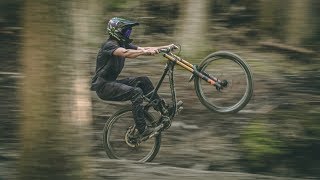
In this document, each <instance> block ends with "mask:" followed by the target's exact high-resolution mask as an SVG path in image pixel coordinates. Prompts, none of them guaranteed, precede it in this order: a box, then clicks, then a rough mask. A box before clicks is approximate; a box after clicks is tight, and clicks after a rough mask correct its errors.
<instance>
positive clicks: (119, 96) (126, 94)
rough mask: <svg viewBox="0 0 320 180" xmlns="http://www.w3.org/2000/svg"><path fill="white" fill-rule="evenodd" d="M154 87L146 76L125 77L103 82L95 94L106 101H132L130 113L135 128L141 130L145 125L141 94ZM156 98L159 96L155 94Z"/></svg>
mask: <svg viewBox="0 0 320 180" xmlns="http://www.w3.org/2000/svg"><path fill="white" fill-rule="evenodd" d="M153 89H154V87H153V84H152V82H151V81H150V79H149V78H148V77H144V76H141V77H129V78H126V79H121V80H115V81H109V82H104V84H103V85H101V87H100V88H99V89H98V90H97V91H96V92H97V95H98V96H99V97H100V98H101V99H103V100H108V101H128V100H130V101H131V102H132V113H133V117H134V121H135V124H136V127H137V129H138V130H139V131H140V132H142V131H143V130H144V128H145V126H146V122H145V119H144V111H143V106H142V103H143V95H145V94H148V93H149V92H151V91H152V90H153ZM156 98H159V96H158V95H156Z"/></svg>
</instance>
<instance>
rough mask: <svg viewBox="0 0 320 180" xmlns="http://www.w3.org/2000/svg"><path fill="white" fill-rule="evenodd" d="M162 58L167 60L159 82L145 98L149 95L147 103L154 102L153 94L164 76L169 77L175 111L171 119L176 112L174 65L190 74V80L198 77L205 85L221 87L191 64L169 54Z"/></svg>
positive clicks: (212, 78) (217, 82)
mask: <svg viewBox="0 0 320 180" xmlns="http://www.w3.org/2000/svg"><path fill="white" fill-rule="evenodd" d="M163 56H164V57H165V58H167V59H168V61H167V64H166V66H165V69H164V71H163V74H162V76H161V78H160V80H159V81H158V83H157V85H156V87H155V88H154V90H153V91H152V92H150V93H149V94H148V95H147V96H148V97H149V96H150V94H151V96H150V99H148V100H149V102H151V103H153V102H154V100H155V99H154V97H155V94H157V92H158V90H159V88H160V87H161V85H162V82H163V80H164V78H165V76H166V75H167V74H168V75H169V83H170V90H171V100H172V103H173V104H172V105H173V108H174V110H175V111H173V112H172V114H171V115H170V116H171V118H173V117H174V116H175V113H176V111H177V100H176V91H175V87H174V77H173V71H174V66H175V65H176V64H178V65H179V66H181V67H183V68H184V69H186V70H187V71H189V72H191V73H192V74H193V75H192V77H191V78H193V77H194V76H196V77H200V78H201V79H203V80H205V81H206V82H207V83H209V84H211V85H213V86H217V87H221V85H220V80H218V79H217V78H215V77H213V76H211V75H210V74H207V73H206V72H200V71H199V70H198V69H197V67H196V66H194V65H192V64H191V63H189V62H188V61H186V60H184V59H182V58H181V57H179V56H177V55H175V54H173V53H171V52H168V53H164V54H163ZM154 103H158V102H154Z"/></svg>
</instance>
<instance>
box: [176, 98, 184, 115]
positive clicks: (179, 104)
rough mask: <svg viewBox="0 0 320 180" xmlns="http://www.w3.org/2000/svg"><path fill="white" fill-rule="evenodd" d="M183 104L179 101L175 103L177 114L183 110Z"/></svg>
mask: <svg viewBox="0 0 320 180" xmlns="http://www.w3.org/2000/svg"><path fill="white" fill-rule="evenodd" d="M182 105H183V102H182V101H181V100H180V101H178V102H177V114H180V112H181V111H182V110H183V107H182Z"/></svg>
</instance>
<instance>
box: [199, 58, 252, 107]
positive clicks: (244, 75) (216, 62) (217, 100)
mask: <svg viewBox="0 0 320 180" xmlns="http://www.w3.org/2000/svg"><path fill="white" fill-rule="evenodd" d="M201 71H205V72H207V73H209V74H211V75H213V76H214V77H217V78H218V79H220V80H227V81H228V87H227V88H224V89H223V90H222V91H221V92H218V91H217V90H216V88H215V87H214V86H212V85H210V84H208V83H207V82H205V81H201V82H200V83H199V90H200V91H199V93H200V94H201V96H202V97H203V99H204V100H205V101H206V102H207V103H208V104H209V105H210V106H212V107H214V108H215V109H216V110H218V111H222V112H223V111H225V112H228V111H232V110H234V109H237V108H238V107H239V106H241V105H242V104H243V103H244V102H245V101H246V100H247V96H248V95H249V93H250V84H249V83H250V82H249V81H250V79H249V76H248V72H247V71H246V69H245V68H244V67H243V66H242V64H241V63H240V62H238V61H237V60H235V59H231V58H229V57H228V58H225V57H220V56H219V57H212V58H211V59H208V60H207V63H206V64H205V65H204V66H203V67H202V69H201Z"/></svg>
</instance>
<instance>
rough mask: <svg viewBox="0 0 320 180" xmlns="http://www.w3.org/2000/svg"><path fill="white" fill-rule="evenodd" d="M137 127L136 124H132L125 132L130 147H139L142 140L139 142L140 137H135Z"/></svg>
mask: <svg viewBox="0 0 320 180" xmlns="http://www.w3.org/2000/svg"><path fill="white" fill-rule="evenodd" d="M137 131H138V130H137V129H136V128H135V127H134V126H130V127H129V128H128V130H127V132H126V134H125V137H124V139H125V141H126V143H127V145H128V146H130V147H133V148H135V147H138V146H139V144H140V142H139V138H138V137H135V134H137Z"/></svg>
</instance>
